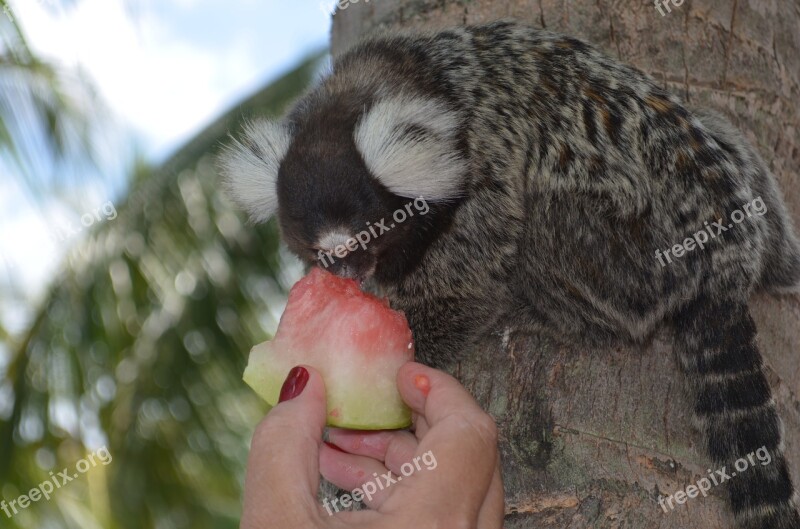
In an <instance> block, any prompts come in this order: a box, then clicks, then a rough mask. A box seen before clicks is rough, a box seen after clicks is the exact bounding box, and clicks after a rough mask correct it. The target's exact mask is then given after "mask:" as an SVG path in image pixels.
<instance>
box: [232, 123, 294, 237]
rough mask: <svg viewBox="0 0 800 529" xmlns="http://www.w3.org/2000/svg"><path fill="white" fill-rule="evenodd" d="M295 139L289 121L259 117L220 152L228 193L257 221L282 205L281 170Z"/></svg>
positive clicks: (263, 218) (266, 217)
mask: <svg viewBox="0 0 800 529" xmlns="http://www.w3.org/2000/svg"><path fill="white" fill-rule="evenodd" d="M291 142H292V136H291V133H290V132H289V130H288V128H287V127H286V126H285V125H282V124H280V123H275V122H273V121H266V120H262V121H255V122H251V123H248V124H247V125H245V128H244V134H243V135H242V138H241V140H236V139H234V140H233V142H232V143H231V145H229V146H227V147H225V149H224V150H223V151H222V153H221V154H220V155H219V159H218V163H219V166H220V169H221V171H222V174H223V177H224V181H225V184H226V187H227V188H228V193H229V194H230V196H231V198H233V200H234V201H235V202H236V203H237V204H238V205H239V206H240V207H241V208H242V209H244V210H245V211H247V213H248V214H249V215H250V218H251V219H253V220H254V221H256V222H264V221H266V220H268V219H269V218H270V217H271V216H272V215H274V214H275V211H276V210H277V209H278V194H277V189H276V188H275V186H276V183H277V180H278V170H279V169H280V166H281V162H282V161H283V157H284V156H286V151H288V150H289V145H290V144H291Z"/></svg>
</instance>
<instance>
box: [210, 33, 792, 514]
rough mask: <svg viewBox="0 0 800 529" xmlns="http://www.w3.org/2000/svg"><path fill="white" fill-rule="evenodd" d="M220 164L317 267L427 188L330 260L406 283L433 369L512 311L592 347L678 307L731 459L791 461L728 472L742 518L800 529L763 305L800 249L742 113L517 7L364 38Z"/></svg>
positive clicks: (639, 335) (692, 360) (686, 360)
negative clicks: (705, 107) (447, 25)
mask: <svg viewBox="0 0 800 529" xmlns="http://www.w3.org/2000/svg"><path fill="white" fill-rule="evenodd" d="M221 167H222V169H223V172H224V174H225V175H226V177H227V180H228V183H229V187H230V190H231V192H232V195H233V197H234V198H235V199H236V200H237V201H238V203H239V204H240V205H241V206H242V207H244V208H245V209H246V210H247V211H248V212H249V213H250V215H251V216H252V218H253V219H255V220H256V221H264V220H266V219H269V218H270V217H272V216H273V215H276V216H277V220H278V224H279V226H280V229H281V233H282V236H283V239H284V240H285V242H286V243H287V245H288V247H289V248H290V249H291V251H292V252H294V253H295V254H297V255H298V256H299V257H300V258H301V259H303V260H305V261H306V262H308V263H311V264H314V263H317V262H318V260H319V259H320V257H321V256H330V255H331V252H333V251H334V249H335V248H336V247H339V246H341V245H342V244H344V243H345V242H347V241H349V242H352V241H351V240H352V239H355V237H356V235H357V234H358V233H360V232H362V231H363V230H364V229H365V226H368V225H370V223H372V224H374V223H375V222H376V221H381V220H382V219H385V218H386V219H389V218H391V215H392V212H395V211H397V210H402V209H404V207H405V206H406V205H407V204H408V203H409V201H413V200H415V199H420V198H422V199H424V200H425V201H426V203H427V204H429V205H430V210H429V211H428V212H427V214H425V215H421V214H416V215H413V216H410V217H408V218H407V219H404V221H403V222H402V223H394V224H392V225H390V226H386V230H384V231H382V232H381V233H380V234H377V235H378V236H377V237H374V238H371V240H370V242H369V244H368V245H355V244H351V245H349V246H348V250H347V253H346V254H344V253H342V252H340V253H339V255H344V257H338V256H337V257H335V258H334V259H333V263H332V264H330V266H331V270H332V271H334V272H336V273H339V274H341V275H344V276H348V277H354V278H358V279H361V280H370V279H371V280H372V281H374V282H375V283H376V284H377V285H378V286H379V287H380V288H381V289H382V290H383V291H384V292H386V293H387V294H388V295H389V297H390V299H391V301H392V304H393V305H394V306H395V308H399V309H402V310H404V311H405V313H406V315H407V317H408V320H409V322H410V324H411V327H412V330H413V332H414V336H415V340H416V345H417V351H418V356H419V357H420V358H421V360H423V361H426V362H428V363H430V364H434V365H445V364H447V363H448V362H452V361H453V360H455V359H456V358H457V357H458V356H457V355H458V354H459V352H460V351H461V350H462V349H464V348H465V347H466V346H468V345H469V344H470V343H471V342H472V341H473V340H474V339H475V338H476V337H477V336H480V335H481V333H485V332H491V330H492V327H493V325H494V323H495V322H496V321H498V319H499V318H508V317H513V318H514V319H515V321H524V322H528V323H529V324H530V325H532V326H535V327H536V328H537V329H541V330H545V331H546V332H549V333H550V334H551V336H553V337H554V338H556V339H558V340H560V341H561V342H562V343H567V344H575V345H583V346H586V345H587V344H589V345H592V344H594V345H597V344H613V343H619V342H620V340H643V339H646V338H647V337H648V336H650V335H652V333H653V332H654V331H655V329H656V328H657V327H658V326H659V325H660V324H662V323H664V322H666V323H671V324H672V325H673V326H674V328H675V348H676V350H677V351H678V358H679V361H680V367H681V368H682V370H683V372H684V373H685V374H686V376H687V377H688V380H689V382H690V386H691V387H692V388H693V399H694V400H693V403H692V407H693V408H694V412H695V414H696V417H697V419H698V421H699V424H701V425H702V429H703V433H704V435H705V439H706V446H707V450H708V453H709V454H710V456H711V458H712V459H713V461H714V462H715V463H717V464H719V465H729V466H732V463H733V462H734V461H735V460H737V459H738V458H740V457H742V456H745V455H746V454H748V453H752V452H754V451H756V450H757V449H759V448H761V447H766V449H767V450H768V451H769V454H770V455H771V457H772V463H771V464H769V465H756V466H753V467H752V468H750V469H748V471H747V472H744V473H741V474H740V475H737V477H736V478H735V479H732V480H730V481H727V483H726V485H727V488H728V491H729V493H730V494H729V496H730V504H731V506H732V509H733V512H734V514H735V516H736V518H737V520H738V522H739V524H740V527H742V528H750V529H768V528H769V529H790V528H791V529H800V516H799V515H798V509H797V500H796V498H795V496H794V490H793V488H792V483H791V479H790V476H789V472H788V468H787V464H786V461H785V459H784V456H783V455H782V451H781V450H782V442H781V423H780V419H779V417H778V415H777V413H776V408H775V403H774V401H773V399H772V397H771V394H770V388H769V385H768V383H767V380H766V378H765V376H764V371H763V368H762V358H761V355H760V353H759V351H758V349H757V346H756V343H755V336H756V328H755V325H754V322H753V320H752V318H751V316H750V313H749V310H748V305H747V301H748V296H749V295H750V293H751V291H752V290H753V289H754V288H769V289H772V290H781V289H790V288H794V287H796V286H797V285H798V281H800V246H798V242H797V239H796V238H795V235H794V233H793V231H792V227H791V222H790V220H789V218H788V215H787V213H786V210H785V207H784V205H783V202H782V198H781V195H780V192H779V190H778V189H777V186H776V182H775V179H774V177H773V176H772V174H770V172H769V170H768V169H767V167H766V166H765V164H764V162H763V161H762V160H761V158H760V157H759V155H758V154H757V153H756V151H755V150H754V149H753V147H752V146H750V145H749V144H748V142H747V141H745V139H744V138H743V136H742V134H741V133H739V132H738V131H736V130H735V129H734V128H733V127H732V126H731V125H730V124H729V123H728V122H727V121H726V120H725V119H724V118H722V117H719V116H717V115H715V114H712V113H710V112H707V111H701V110H692V109H690V108H688V107H687V105H686V104H685V102H684V101H682V99H681V98H680V97H678V96H676V95H674V94H671V93H669V92H667V91H665V90H664V89H663V88H661V87H659V86H658V85H657V84H656V83H655V82H654V81H653V80H652V79H651V78H649V77H648V76H647V75H645V74H643V73H642V72H640V71H638V70H636V69H635V68H632V67H630V66H626V65H624V64H621V63H620V62H618V61H616V60H614V59H612V58H610V57H608V56H606V55H604V54H603V53H601V52H600V51H598V50H597V49H595V48H594V47H592V46H590V45H588V44H586V43H584V42H582V41H580V40H577V39H574V38H571V37H566V36H563V35H558V34H555V33H550V32H547V31H543V30H537V29H533V28H530V27H526V26H523V25H520V24H517V23H514V22H510V21H500V22H494V23H490V24H486V25H479V26H470V27H462V28H456V29H451V30H446V31H440V32H437V33H433V34H419V35H404V36H401V35H393V36H384V37H374V38H370V39H367V40H365V41H364V42H362V43H360V44H359V45H357V46H355V47H354V48H352V49H351V50H350V51H349V52H347V53H346V54H344V55H343V56H341V57H340V58H338V59H337V60H336V61H335V64H334V66H333V70H332V72H331V73H330V75H329V76H328V77H327V78H326V79H324V80H323V81H322V82H321V83H320V84H319V85H318V86H316V87H315V88H314V89H313V90H312V91H311V92H310V93H308V94H307V95H305V96H304V97H303V98H302V99H300V101H299V102H298V103H297V104H296V105H295V106H294V108H293V109H292V110H291V111H290V112H289V113H288V114H287V115H286V117H285V118H284V119H283V120H281V121H280V122H272V121H256V122H253V123H251V124H250V125H249V126H248V127H247V128H246V130H245V131H244V133H243V134H242V136H241V139H239V140H238V141H236V142H234V143H233V144H232V145H231V146H230V147H229V148H228V149H227V150H226V151H225V153H224V154H223V155H222V157H221ZM750 207H752V208H754V209H755V210H756V213H757V214H755V215H753V214H752V211H750ZM743 211H744V212H746V213H747V218H744V213H743ZM737 212H738V213H739V216H738V217H737V216H736V213H737ZM392 222H393V221H392ZM701 232H702V234H704V235H705V237H701V236H700V235H701ZM703 239H705V240H703ZM689 241H694V242H692V243H690V242H689ZM351 248H354V249H353V250H351ZM680 248H683V249H680ZM670 252H671V254H670ZM665 257H666V259H665ZM326 266H327V265H326Z"/></svg>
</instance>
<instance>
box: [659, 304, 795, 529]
mask: <svg viewBox="0 0 800 529" xmlns="http://www.w3.org/2000/svg"><path fill="white" fill-rule="evenodd" d="M675 324H676V325H675V328H676V339H675V344H676V351H677V353H678V358H679V360H680V364H681V368H682V369H683V371H684V373H685V374H686V376H687V377H688V379H689V382H690V385H691V388H692V391H693V393H694V394H693V404H694V412H695V416H696V418H697V419H698V421H699V423H700V424H701V425H702V430H703V434H704V436H705V443H706V450H707V452H708V454H709V455H710V456H711V459H712V460H713V462H714V464H715V465H717V466H716V468H717V469H721V468H722V467H723V466H725V468H726V471H727V473H728V474H730V475H731V477H730V479H729V480H727V481H726V482H725V485H726V486H727V489H728V492H729V499H730V505H731V509H732V510H733V513H734V515H735V517H736V520H737V523H738V526H739V527H740V528H741V529H800V514H799V513H798V499H797V496H796V495H795V492H794V487H793V485H792V480H791V477H790V475H789V469H788V466H787V463H786V459H785V458H784V456H783V451H782V446H783V444H782V440H781V430H782V428H781V420H780V417H779V416H778V413H777V410H776V408H775V402H774V400H773V399H772V394H771V391H770V388H769V383H768V382H767V379H766V377H765V375H764V368H763V361H762V357H761V353H760V352H759V350H758V347H757V345H756V326H755V322H754V321H753V319H752V317H751V316H750V312H749V310H748V308H747V303H746V301H745V300H743V299H737V298H735V297H732V298H729V299H721V300H716V299H711V298H709V297H708V296H707V295H705V294H703V295H701V297H700V298H698V299H697V300H695V301H694V302H692V303H690V304H689V305H688V306H687V307H685V308H684V309H683V310H682V311H681V312H680V313H679V314H678V315H677V317H676V320H675ZM762 448H765V449H766V450H763V449H762ZM759 449H762V450H761V452H760V453H761V454H763V457H762V458H761V459H756V458H755V457H754V456H753V455H751V454H755V453H756V452H757V451H758V450H759ZM767 454H769V458H768V457H767ZM748 455H750V458H749V459H750V460H748ZM741 458H744V459H745V460H748V461H747V469H746V470H743V471H741V472H739V471H737V468H736V467H735V464H736V461H737V460H739V459H741ZM753 460H754V464H753V462H752V461H753ZM766 460H769V463H767V464H764V461H766ZM742 467H744V465H743V464H741V463H740V465H739V468H742ZM734 472H735V473H736V475H735V476H734V475H733V473H734Z"/></svg>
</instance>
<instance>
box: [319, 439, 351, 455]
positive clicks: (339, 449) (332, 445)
mask: <svg viewBox="0 0 800 529" xmlns="http://www.w3.org/2000/svg"><path fill="white" fill-rule="evenodd" d="M324 443H325V446H327V447H328V448H332V449H334V450H336V451H337V452H342V453H344V454H346V453H347V452H345V451H344V450H342V449H341V448H339V447H338V446H336V445H335V444H333V443H329V442H328V441H324Z"/></svg>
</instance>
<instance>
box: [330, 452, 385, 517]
mask: <svg viewBox="0 0 800 529" xmlns="http://www.w3.org/2000/svg"><path fill="white" fill-rule="evenodd" d="M319 468H320V473H321V474H322V476H323V477H324V478H325V479H327V480H328V481H330V482H331V483H333V484H334V485H336V486H337V487H339V488H340V489H343V490H345V491H348V494H349V496H350V497H354V499H356V500H358V501H362V500H363V501H364V503H365V504H366V505H367V506H368V507H370V508H371V509H379V508H380V507H381V505H383V503H384V501H386V498H387V497H388V496H389V495H390V494H391V492H392V491H391V490H390V489H391V486H392V485H395V484H396V483H393V482H392V481H393V480H396V479H397V476H395V475H394V474H393V473H392V471H391V470H389V469H387V468H386V467H385V466H384V465H383V463H381V462H380V461H378V460H376V459H373V458H371V457H367V456H360V455H353V454H348V453H346V452H342V451H341V450H340V449H338V448H336V447H335V445H334V447H333V448H332V447H331V446H330V445H323V446H322V450H321V451H320V454H319ZM387 474H388V475H387ZM356 491H359V492H356ZM330 501H331V503H332V502H333V499H331V500H330ZM323 506H324V507H326V504H325V502H324V500H323ZM326 509H327V507H326Z"/></svg>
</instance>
